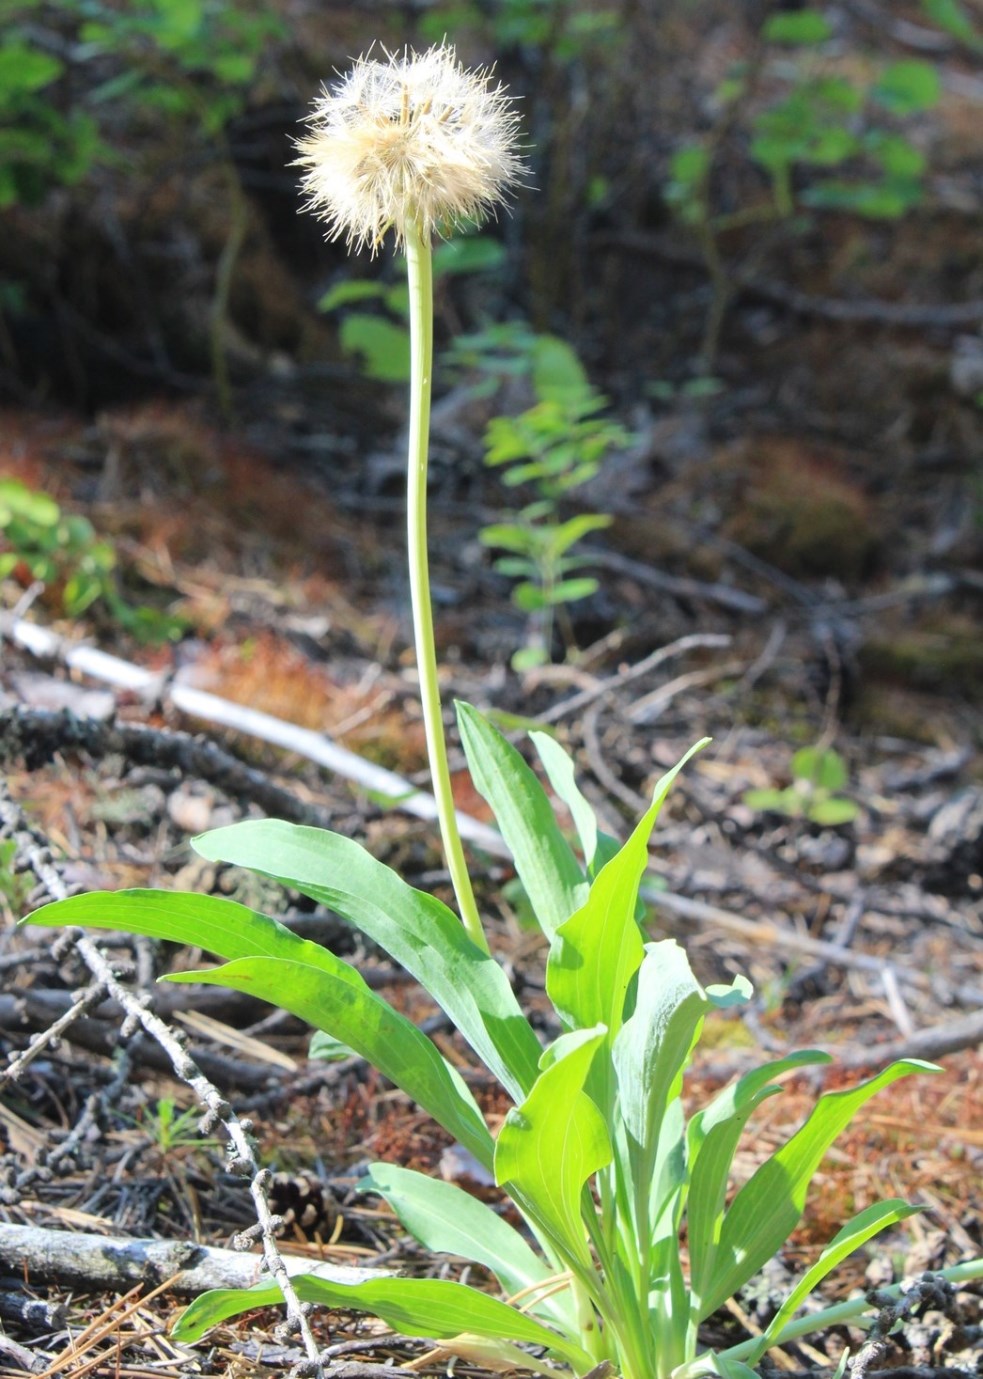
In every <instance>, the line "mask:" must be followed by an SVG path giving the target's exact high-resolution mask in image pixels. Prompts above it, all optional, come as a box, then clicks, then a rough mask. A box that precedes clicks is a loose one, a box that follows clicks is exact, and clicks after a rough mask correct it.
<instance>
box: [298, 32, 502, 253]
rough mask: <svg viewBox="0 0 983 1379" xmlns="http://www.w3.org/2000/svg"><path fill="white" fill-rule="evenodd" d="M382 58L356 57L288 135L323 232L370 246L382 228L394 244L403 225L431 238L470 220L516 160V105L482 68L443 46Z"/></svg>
mask: <svg viewBox="0 0 983 1379" xmlns="http://www.w3.org/2000/svg"><path fill="white" fill-rule="evenodd" d="M387 59H388V60H387V61H385V62H377V61H374V60H370V59H369V58H367V57H361V58H359V59H358V61H357V62H356V64H355V66H354V67H353V68H352V69H351V71H350V72H349V73H348V74H347V75H346V76H344V77H342V78H341V80H340V81H339V82H338V83H337V84H336V85H334V86H332V87H324V88H323V89H322V92H321V95H320V97H319V98H318V99H317V100H316V101H315V104H314V109H313V111H312V113H311V114H310V115H309V116H308V119H307V123H308V125H309V129H308V131H307V132H306V133H305V134H304V135H303V136H302V138H300V139H299V140H298V141H297V151H298V153H299V154H300V157H299V158H298V159H297V164H298V165H299V166H300V167H302V168H304V169H305V172H304V176H303V180H302V186H303V189H304V191H305V192H306V193H307V198H308V199H307V207H308V209H310V210H312V211H314V212H315V213H316V214H317V215H319V216H320V217H321V218H322V219H323V220H325V221H327V225H328V232H327V233H328V237H329V238H330V239H339V238H340V237H341V236H342V235H344V236H345V237H346V239H347V241H348V245H349V247H351V246H353V245H354V246H356V247H358V248H361V247H363V246H365V245H368V246H369V247H370V248H371V249H372V252H373V253H374V252H375V251H376V249H377V248H378V247H379V245H380V244H381V243H382V240H383V237H384V236H385V234H386V232H387V230H389V229H393V230H394V231H395V233H396V245H397V247H399V246H400V245H401V244H402V243H403V242H404V241H405V238H406V228H407V226H408V225H410V224H415V225H416V227H417V228H418V230H419V231H420V233H421V235H422V236H423V237H424V239H425V240H426V241H429V240H430V239H431V238H432V237H433V235H434V234H435V233H437V232H438V231H439V230H440V229H441V227H442V226H452V225H455V224H459V223H460V222H462V221H465V220H471V219H480V218H481V216H482V215H484V214H487V213H488V212H489V211H490V210H491V209H492V208H493V207H494V205H495V203H496V202H498V201H502V200H503V199H504V198H505V196H506V195H507V193H508V190H509V188H510V186H512V185H513V184H514V183H515V182H516V181H517V180H518V178H519V177H520V176H521V175H522V173H523V172H524V170H525V168H524V164H523V161H522V158H521V156H520V154H519V152H518V150H517V138H518V125H519V121H518V116H517V115H516V114H515V112H514V109H513V107H512V102H511V101H510V99H509V97H508V96H507V95H506V93H505V90H504V88H503V87H502V86H500V85H499V86H493V85H491V81H490V77H491V74H490V72H489V71H487V70H486V69H479V70H475V71H470V72H469V71H468V70H467V69H466V68H464V67H462V66H461V65H460V64H459V63H458V60H457V54H456V53H455V51H454V49H453V48H450V47H446V46H441V47H434V48H430V49H429V50H428V51H427V52H425V53H421V54H418V53H414V52H411V51H410V50H407V51H406V52H405V53H403V54H402V55H401V56H400V55H399V54H387Z"/></svg>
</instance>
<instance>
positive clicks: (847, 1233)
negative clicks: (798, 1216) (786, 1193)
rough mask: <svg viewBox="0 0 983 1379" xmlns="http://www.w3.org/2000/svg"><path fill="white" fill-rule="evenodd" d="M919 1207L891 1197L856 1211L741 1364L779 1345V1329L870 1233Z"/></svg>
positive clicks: (799, 1283) (882, 1228) (900, 1218)
mask: <svg viewBox="0 0 983 1379" xmlns="http://www.w3.org/2000/svg"><path fill="white" fill-rule="evenodd" d="M923 1210H924V1208H923V1207H912V1206H909V1205H908V1203H907V1202H903V1201H901V1199H900V1198H897V1197H895V1198H892V1199H891V1200H890V1201H887V1202H875V1203H874V1205H873V1206H871V1207H867V1209H866V1210H865V1211H861V1212H858V1213H857V1215H856V1216H854V1217H853V1218H852V1219H851V1220H850V1221H848V1222H847V1223H846V1225H845V1226H844V1227H843V1229H842V1230H841V1231H839V1232H838V1233H837V1235H836V1236H834V1238H833V1239H832V1240H831V1241H830V1242H829V1244H828V1245H827V1246H826V1248H825V1250H823V1252H822V1254H821V1255H820V1256H819V1258H818V1259H817V1260H816V1262H815V1264H814V1265H813V1266H812V1268H811V1269H807V1270H806V1272H805V1273H804V1274H803V1275H802V1277H801V1278H800V1279H799V1281H798V1283H797V1284H796V1285H795V1287H794V1288H793V1289H792V1291H791V1292H790V1293H789V1295H788V1297H787V1298H786V1299H785V1300H784V1302H783V1303H782V1305H781V1307H780V1308H779V1309H778V1311H777V1312H776V1313H775V1315H774V1317H773V1318H772V1320H771V1321H770V1322H769V1323H768V1326H767V1327H766V1328H765V1330H764V1331H763V1332H762V1333H761V1336H760V1338H759V1339H758V1341H757V1342H756V1344H755V1347H754V1349H753V1350H752V1351H751V1352H750V1354H748V1355H745V1357H744V1362H745V1364H747V1365H748V1366H749V1367H750V1368H752V1369H753V1368H754V1366H755V1365H756V1364H757V1363H758V1361H759V1360H760V1359H761V1357H762V1355H764V1353H765V1351H766V1350H768V1349H770V1347H771V1346H773V1345H780V1344H781V1335H782V1331H783V1330H784V1329H785V1326H786V1325H787V1323H788V1322H790V1321H791V1319H792V1318H793V1317H794V1316H795V1314H796V1312H797V1311H798V1310H799V1308H800V1307H801V1306H802V1304H803V1303H804V1302H805V1300H806V1299H807V1298H808V1297H809V1296H810V1294H812V1293H813V1292H815V1290H816V1289H817V1288H818V1287H819V1285H820V1284H821V1283H822V1281H823V1279H824V1278H825V1277H826V1276H827V1274H830V1273H832V1271H833V1270H834V1269H835V1268H836V1266H837V1265H838V1264H839V1263H840V1262H841V1261H842V1260H844V1259H846V1257H847V1255H851V1254H853V1252H854V1250H858V1249H859V1248H860V1246H861V1245H863V1244H866V1242H867V1241H868V1240H870V1239H871V1237H872V1236H875V1235H877V1234H879V1233H880V1232H881V1231H883V1230H885V1229H886V1228H887V1227H888V1226H893V1225H895V1224H896V1223H897V1222H898V1221H904V1220H906V1219H907V1218H908V1217H909V1216H915V1215H917V1214H918V1212H920V1211H923Z"/></svg>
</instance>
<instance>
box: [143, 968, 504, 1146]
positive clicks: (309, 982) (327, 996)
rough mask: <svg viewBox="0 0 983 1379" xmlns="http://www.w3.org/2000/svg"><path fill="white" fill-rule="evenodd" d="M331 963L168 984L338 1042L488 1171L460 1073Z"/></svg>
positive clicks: (180, 976) (480, 1126)
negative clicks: (239, 1000)
mask: <svg viewBox="0 0 983 1379" xmlns="http://www.w3.org/2000/svg"><path fill="white" fill-rule="evenodd" d="M312 946H316V945H312ZM321 951H322V952H324V951H325V950H324V949H322V950H321ZM328 956H329V957H330V956H331V955H330V954H329V955H328ZM334 962H335V964H336V967H335V968H334V970H328V969H327V968H326V967H325V966H324V965H323V964H319V965H318V966H316V967H315V966H312V965H310V964H308V963H304V962H292V961H290V960H289V959H284V958H240V959H237V960H236V961H235V962H230V963H226V964H225V966H223V967H215V968H211V969H210V970H209V971H207V972H175V973H172V974H171V976H170V977H169V978H168V979H167V980H169V981H175V982H204V983H206V984H207V985H211V986H225V987H230V988H231V989H232V990H233V991H245V992H248V994H249V995H251V996H258V997H259V998H260V999H261V1000H264V1001H271V1002H273V1003H274V1004H275V1005H278V1006H281V1007H282V1008H283V1009H284V1010H289V1011H290V1012H291V1013H292V1014H294V1015H297V1016H299V1017H300V1019H302V1020H306V1021H307V1022H308V1023H309V1024H311V1025H314V1026H315V1027H316V1028H317V1029H323V1030H325V1031H326V1032H327V1033H328V1034H332V1035H334V1036H335V1037H336V1038H338V1039H341V1040H342V1041H343V1042H344V1043H345V1044H347V1045H348V1046H349V1047H350V1048H352V1049H354V1050H355V1052H356V1053H358V1054H360V1055H361V1056H362V1057H363V1058H367V1059H368V1060H369V1062H370V1063H372V1064H373V1066H374V1067H376V1068H378V1069H379V1071H380V1072H381V1073H382V1074H383V1075H384V1076H385V1077H388V1078H389V1080H390V1082H394V1083H395V1084H396V1086H397V1087H400V1088H402V1090H403V1091H404V1092H406V1094H407V1095H408V1096H411V1097H412V1098H413V1100H414V1101H416V1102H417V1103H418V1104H419V1105H420V1106H422V1107H423V1109H424V1110H425V1111H428V1112H429V1114H430V1115H432V1116H433V1118H434V1120H436V1121H437V1122H438V1124H440V1125H442V1126H443V1127H444V1129H445V1130H447V1131H448V1133H449V1134H451V1135H453V1136H454V1137H455V1138H456V1139H458V1140H460V1142H461V1143H462V1144H463V1145H465V1146H466V1147H467V1148H468V1149H470V1151H471V1152H472V1154H474V1155H475V1157H476V1158H477V1159H478V1160H479V1162H481V1163H483V1164H485V1165H487V1166H490V1165H491V1162H492V1152H493V1150H492V1139H491V1136H490V1135H489V1133H488V1128H487V1126H486V1125H485V1122H484V1120H483V1119H482V1115H481V1112H480V1111H479V1110H478V1107H477V1106H476V1105H475V1102H474V1098H473V1097H472V1096H471V1093H470V1092H469V1091H468V1089H467V1087H466V1085H465V1083H464V1082H463V1080H462V1079H461V1077H460V1074H459V1073H457V1072H456V1071H455V1070H454V1069H453V1068H452V1067H451V1066H450V1064H449V1063H448V1062H447V1061H446V1059H444V1058H443V1057H442V1056H441V1054H440V1053H439V1052H438V1050H437V1049H436V1047H435V1046H434V1045H433V1044H432V1043H431V1042H430V1040H429V1039H428V1038H427V1037H426V1035H425V1034H423V1033H422V1032H421V1031H420V1030H419V1029H417V1027H416V1025H414V1024H413V1023H412V1021H410V1020H407V1018H406V1016H405V1015H400V1014H399V1012H398V1011H395V1010H393V1008H392V1006H390V1005H388V1004H387V1003H386V1002H385V1001H384V1000H383V999H382V997H381V996H378V995H377V994H376V993H375V992H374V991H372V990H371V989H370V988H369V987H368V986H366V984H365V982H364V981H363V980H362V978H361V977H360V976H359V974H358V973H357V972H356V971H355V970H354V968H351V967H349V966H348V965H347V964H346V963H343V962H342V961H341V960H340V958H335V959H334Z"/></svg>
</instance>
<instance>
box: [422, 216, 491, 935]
mask: <svg viewBox="0 0 983 1379" xmlns="http://www.w3.org/2000/svg"><path fill="white" fill-rule="evenodd" d="M406 265H407V270H408V274H409V293H410V342H411V362H410V441H409V454H408V458H407V489H406V505H407V534H408V549H409V563H410V600H411V603H412V605H413V637H414V641H415V642H416V664H417V672H418V674H419V677H420V702H421V704H422V706H423V726H424V731H425V733H426V738H427V756H428V757H429V759H430V775H431V777H432V778H433V793H434V798H435V799H436V801H437V821H438V823H439V825H440V837H441V841H442V842H443V845H444V855H445V857H446V858H447V866H448V868H449V870H450V874H451V881H452V883H453V886H454V894H455V895H456V896H457V904H458V908H459V909H460V911H461V918H462V920H463V921H464V927H465V929H466V930H467V933H468V937H469V938H470V939H471V940H472V942H473V943H476V944H477V945H478V947H479V948H481V949H482V950H483V951H484V952H486V953H487V952H488V940H487V939H486V938H485V931H484V929H483V928H482V927H481V920H480V918H479V917H478V907H477V905H476V904H475V899H474V891H473V890H472V888H471V877H470V876H469V874H468V868H467V863H466V862H465V860H464V848H463V847H462V846H461V835H460V833H459V832H458V827H457V816H456V814H455V812H454V795H453V792H452V790H451V777H450V771H449V770H448V767H447V747H446V744H445V742H444V723H443V718H442V717H441V712H440V686H439V683H438V680H437V652H436V648H435V645H434V635H433V608H432V606H431V602H430V567H429V562H428V560H427V456H428V450H429V442H430V391H431V381H432V375H433V262H432V258H431V253H430V245H429V243H426V242H425V241H424V238H423V236H422V235H421V234H420V232H419V230H418V228H417V227H416V226H415V225H409V226H408V227H407V230H406Z"/></svg>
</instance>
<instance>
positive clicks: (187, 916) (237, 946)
mask: <svg viewBox="0 0 983 1379" xmlns="http://www.w3.org/2000/svg"><path fill="white" fill-rule="evenodd" d="M21 923H22V924H40V925H44V926H46V927H48V928H53V927H59V926H62V925H71V924H77V925H80V926H81V927H82V928H86V929H113V930H117V931H118V932H121V933H127V934H146V935H147V937H148V938H159V939H167V940H168V941H170V942H171V943H183V944H186V945H187V946H189V947H191V948H204V949H206V950H207V951H208V952H209V953H217V954H218V956H219V957H220V958H228V959H233V958H252V957H268V958H294V959H297V958H299V957H307V956H308V950H310V949H314V950H315V952H316V953H325V952H326V949H324V948H321V946H320V945H319V944H316V943H310V942H308V941H307V940H305V939H300V938H298V937H297V935H296V934H292V933H291V932H290V930H289V929H287V928H286V927H285V926H284V925H282V924H280V923H278V922H277V920H275V919H271V918H270V916H269V915H264V914H259V913H258V912H257V911H256V910H250V909H248V908H247V906H245V905H240V904H238V903H237V902H236V901H234V900H226V899H224V898H223V897H222V896H217V895H194V894H188V893H186V892H182V891H150V890H133V891H90V892H88V893H87V894H85V895H73V896H69V898H68V899H67V900H56V901H54V902H53V903H52V904H51V905H43V906H42V907H41V908H40V909H39V910H35V911H34V912H33V914H29V915H28V916H27V917H26V918H25V919H22V920H21ZM328 958H329V959H332V955H331V954H328ZM310 960H312V961H313V960H314V955H310ZM332 960H333V961H335V962H337V961H338V959H337V958H333V959H332Z"/></svg>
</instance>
